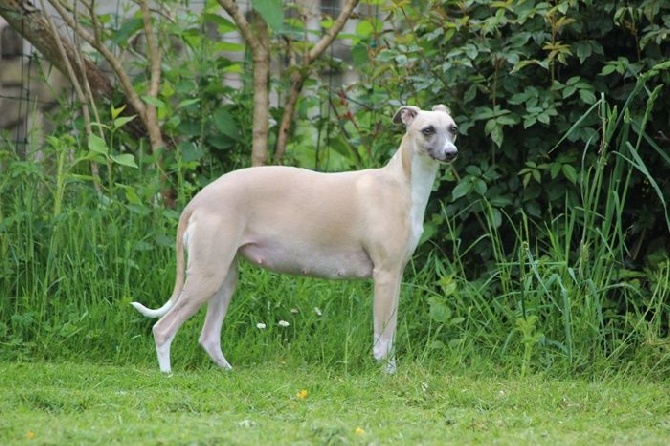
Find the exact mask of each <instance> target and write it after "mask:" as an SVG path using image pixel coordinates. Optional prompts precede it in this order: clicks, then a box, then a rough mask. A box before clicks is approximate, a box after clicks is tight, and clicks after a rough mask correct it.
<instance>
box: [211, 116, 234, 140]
mask: <svg viewBox="0 0 670 446" xmlns="http://www.w3.org/2000/svg"><path fill="white" fill-rule="evenodd" d="M213 118H214V125H215V126H216V128H217V129H219V131H221V133H223V134H224V135H226V136H227V137H229V138H232V139H234V140H238V139H239V138H240V132H239V129H238V128H237V123H236V122H235V118H234V117H233V115H232V114H230V112H229V111H228V110H226V109H225V108H218V109H216V111H215V112H214V116H213Z"/></svg>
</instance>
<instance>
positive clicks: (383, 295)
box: [373, 270, 402, 374]
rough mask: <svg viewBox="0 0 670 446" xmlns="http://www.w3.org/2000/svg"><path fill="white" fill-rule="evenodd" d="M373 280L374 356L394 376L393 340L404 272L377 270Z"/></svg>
mask: <svg viewBox="0 0 670 446" xmlns="http://www.w3.org/2000/svg"><path fill="white" fill-rule="evenodd" d="M373 278H374V284H375V285H374V288H375V300H374V330H375V337H374V342H375V343H374V347H373V354H374V357H375V359H376V360H377V361H383V362H385V364H384V371H385V372H386V373H389V374H393V373H395V372H396V362H395V351H394V347H393V340H394V338H395V333H396V326H397V325H398V300H399V297H400V282H401V280H402V270H401V271H385V270H375V272H374V273H373Z"/></svg>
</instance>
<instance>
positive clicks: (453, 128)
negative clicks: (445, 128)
mask: <svg viewBox="0 0 670 446" xmlns="http://www.w3.org/2000/svg"><path fill="white" fill-rule="evenodd" d="M449 131H450V132H451V133H453V134H456V133H457V132H458V127H456V126H455V125H452V126H451V127H449Z"/></svg>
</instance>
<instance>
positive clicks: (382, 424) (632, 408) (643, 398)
mask: <svg viewBox="0 0 670 446" xmlns="http://www.w3.org/2000/svg"><path fill="white" fill-rule="evenodd" d="M0 395H1V400H0V413H1V414H2V416H1V417H0V444H3V445H10V444H31V445H32V444H67V445H71V444H133V445H157V444H158V445H179V444H188V445H210V444H226V445H229V444H410V445H415V444H440V445H442V444H510V445H511V444H514V445H519V444H521V445H523V444H570V445H579V444H588V445H594V444H607V445H612V444H621V445H624V444H626V445H627V444H636V445H637V444H649V445H655V444H658V445H661V444H667V443H668V441H669V439H670V392H669V391H668V386H667V384H665V383H658V382H640V380H628V379H623V378H620V377H619V378H613V379H609V380H606V381H599V382H587V381H585V380H572V381H559V380H551V379H546V378H545V377H542V376H539V375H536V376H531V377H529V378H527V379H523V380H518V379H508V378H502V377H500V378H495V377H492V376H491V375H490V374H486V375H479V376H467V375H463V374H460V375H455V374H450V373H449V372H446V371H444V372H442V371H440V370H436V369H435V368H432V369H430V370H429V369H427V368H426V367H424V366H422V365H421V364H420V363H418V362H414V363H402V365H401V366H400V369H399V373H398V374H397V375H396V376H390V377H389V376H383V375H381V374H380V373H379V372H378V370H377V369H376V368H375V367H372V366H369V367H367V366H365V367H361V368H360V370H358V371H356V372H355V373H345V372H342V371H338V370H333V369H329V368H327V367H324V366H322V365H319V364H303V365H298V366H295V365H288V364H285V363H276V362H266V363H259V364H253V365H252V364H246V365H245V364H242V365H240V366H237V367H236V369H235V370H233V371H232V372H223V371H220V370H217V369H215V368H214V367H202V368H198V369H193V370H186V371H176V373H175V374H174V375H172V376H163V375H161V374H160V373H159V372H158V371H157V367H155V366H148V365H147V366H133V365H127V366H112V365H93V364H87V363H73V362H69V363H48V362H23V363H21V362H4V363H0Z"/></svg>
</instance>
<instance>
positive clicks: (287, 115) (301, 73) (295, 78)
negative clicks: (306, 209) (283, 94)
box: [273, 0, 358, 164]
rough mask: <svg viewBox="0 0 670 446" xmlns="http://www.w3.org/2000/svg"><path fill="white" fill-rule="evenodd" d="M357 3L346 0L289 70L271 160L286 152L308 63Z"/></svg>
mask: <svg viewBox="0 0 670 446" xmlns="http://www.w3.org/2000/svg"><path fill="white" fill-rule="evenodd" d="M357 5H358V0H347V2H346V3H345V4H344V7H343V8H342V11H340V15H339V16H338V17H337V20H335V22H334V23H333V26H332V27H331V28H330V29H329V30H328V31H327V32H326V34H325V35H324V36H323V37H322V38H321V39H320V40H319V41H318V42H317V43H316V44H315V45H314V46H313V47H312V49H311V50H310V51H309V53H307V55H306V56H305V57H304V59H303V60H302V61H301V63H300V66H298V67H295V68H294V69H293V70H292V72H291V86H290V88H289V94H288V100H287V101H286V105H285V106H284V113H283V115H282V119H281V122H280V124H279V130H278V131H277V142H276V143H275V153H274V159H273V162H274V163H275V164H280V163H281V161H282V159H283V157H284V153H285V152H286V145H287V144H288V135H289V130H290V128H291V122H293V115H294V114H295V109H296V106H297V104H298V99H299V98H300V93H301V92H302V88H303V86H304V85H305V81H306V80H307V78H308V77H309V73H310V64H312V63H313V62H314V61H315V60H316V59H317V58H318V57H319V56H321V54H323V52H324V51H325V50H326V49H327V48H328V47H329V46H330V45H331V44H332V43H333V41H334V40H335V37H337V34H338V33H339V32H340V31H341V30H342V27H343V26H344V24H345V23H346V22H347V20H349V17H351V14H352V13H353V12H354V9H355V8H356V6H357Z"/></svg>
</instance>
